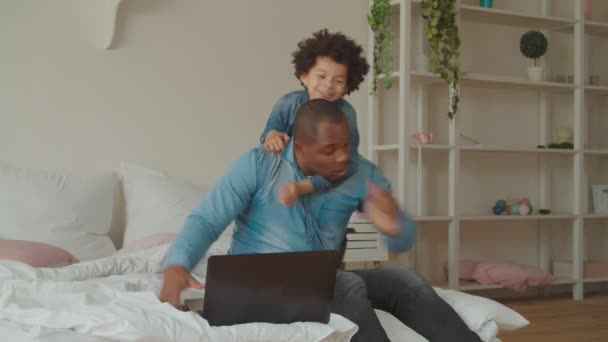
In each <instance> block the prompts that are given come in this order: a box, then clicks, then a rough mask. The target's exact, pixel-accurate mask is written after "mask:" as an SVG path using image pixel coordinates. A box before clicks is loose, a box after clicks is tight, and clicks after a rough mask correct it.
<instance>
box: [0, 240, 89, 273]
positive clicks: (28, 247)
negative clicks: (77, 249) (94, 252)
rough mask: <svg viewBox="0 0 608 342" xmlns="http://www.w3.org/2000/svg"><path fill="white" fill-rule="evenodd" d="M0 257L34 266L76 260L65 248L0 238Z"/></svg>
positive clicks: (60, 263)
mask: <svg viewBox="0 0 608 342" xmlns="http://www.w3.org/2000/svg"><path fill="white" fill-rule="evenodd" d="M0 259H9V260H17V261H21V262H23V263H25V264H28V265H30V266H34V267H60V266H66V265H71V264H74V263H77V262H78V259H76V258H75V257H74V256H73V255H72V254H70V253H69V252H68V251H66V250H65V249H62V248H59V247H55V246H51V245H48V244H46V243H42V242H32V241H22V240H5V239H0Z"/></svg>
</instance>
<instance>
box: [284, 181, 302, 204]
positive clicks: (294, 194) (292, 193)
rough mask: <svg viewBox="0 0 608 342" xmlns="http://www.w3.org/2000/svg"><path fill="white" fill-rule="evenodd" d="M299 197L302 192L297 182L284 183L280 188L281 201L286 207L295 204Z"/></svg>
mask: <svg viewBox="0 0 608 342" xmlns="http://www.w3.org/2000/svg"><path fill="white" fill-rule="evenodd" d="M298 197H300V193H299V191H298V187H297V186H296V183H289V184H286V185H283V186H282V187H281V188H280V189H279V202H281V204H282V205H284V206H286V207H289V206H291V205H292V204H294V203H295V202H296V201H297V200H298Z"/></svg>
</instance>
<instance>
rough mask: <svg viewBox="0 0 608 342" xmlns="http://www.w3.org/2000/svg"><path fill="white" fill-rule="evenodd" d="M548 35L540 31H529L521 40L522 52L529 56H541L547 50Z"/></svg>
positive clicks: (520, 47)
mask: <svg viewBox="0 0 608 342" xmlns="http://www.w3.org/2000/svg"><path fill="white" fill-rule="evenodd" d="M547 45H548V42H547V37H545V35H544V34H543V33H542V32H539V31H528V32H526V33H525V34H524V35H523V36H521V40H520V41H519V49H520V50H521V53H522V54H523V55H524V56H526V57H528V58H534V59H536V58H540V57H542V56H543V55H544V54H545V53H546V52H547Z"/></svg>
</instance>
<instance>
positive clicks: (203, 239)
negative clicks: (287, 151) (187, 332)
mask: <svg viewBox="0 0 608 342" xmlns="http://www.w3.org/2000/svg"><path fill="white" fill-rule="evenodd" d="M257 161H258V158H257V153H256V150H251V151H249V152H247V153H245V154H243V155H241V157H239V158H238V159H237V160H236V161H235V162H234V163H233V164H232V165H231V167H230V168H229V169H228V170H227V171H226V173H225V174H224V176H222V177H221V178H220V179H219V181H218V182H217V183H216V184H215V185H214V186H213V188H212V189H211V191H210V192H209V193H208V194H207V195H206V196H205V197H204V198H203V199H202V200H201V201H200V203H199V205H198V206H197V207H196V208H195V209H194V210H193V211H192V212H191V213H190V215H189V216H188V218H187V219H186V223H185V224H184V227H183V229H182V231H181V232H180V233H179V235H178V236H177V239H176V240H175V242H174V243H173V245H172V246H171V248H170V250H169V252H168V254H167V259H166V261H165V267H169V266H182V267H184V268H185V269H187V270H191V269H192V268H194V266H196V264H197V263H198V262H199V261H200V259H201V258H202V257H203V255H205V253H206V252H207V249H208V248H209V246H211V244H212V243H213V242H214V241H215V240H217V238H218V237H219V236H220V234H221V233H222V232H223V231H224V229H226V227H227V226H228V224H230V222H232V221H233V220H234V219H235V218H236V217H237V216H238V215H239V214H241V213H243V212H244V211H245V210H246V209H247V207H248V206H249V204H250V202H251V198H252V196H253V193H254V192H255V190H256V188H257V177H258V165H257Z"/></svg>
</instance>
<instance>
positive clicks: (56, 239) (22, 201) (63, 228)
mask: <svg viewBox="0 0 608 342" xmlns="http://www.w3.org/2000/svg"><path fill="white" fill-rule="evenodd" d="M115 187H116V178H115V177H114V176H113V175H112V174H107V175H98V176H75V175H65V174H59V173H54V172H47V171H39V170H29V169H24V168H18V167H14V166H10V165H7V164H2V163H0V189H1V191H0V238H3V239H12V240H25V241H34V242H42V243H47V244H51V245H54V246H56V247H59V248H63V249H65V250H67V251H68V252H70V253H71V254H72V255H74V256H75V257H76V258H77V259H79V260H81V261H83V260H91V259H96V258H100V257H105V256H108V255H111V254H112V253H114V252H115V251H116V249H115V247H114V244H113V243H112V240H110V238H109V237H108V233H109V231H110V227H111V223H112V214H113V207H114V191H115Z"/></svg>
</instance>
